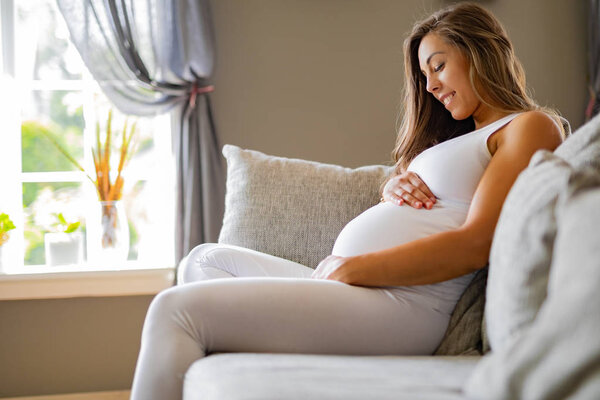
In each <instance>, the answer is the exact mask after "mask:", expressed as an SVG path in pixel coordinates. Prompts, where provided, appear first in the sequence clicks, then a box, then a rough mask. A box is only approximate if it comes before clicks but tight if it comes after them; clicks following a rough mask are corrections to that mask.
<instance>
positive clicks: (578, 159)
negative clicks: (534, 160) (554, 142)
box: [554, 114, 600, 168]
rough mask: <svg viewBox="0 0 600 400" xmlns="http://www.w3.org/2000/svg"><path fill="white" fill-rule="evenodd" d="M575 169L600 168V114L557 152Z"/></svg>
mask: <svg viewBox="0 0 600 400" xmlns="http://www.w3.org/2000/svg"><path fill="white" fill-rule="evenodd" d="M554 154H556V155H557V156H559V157H562V158H564V159H565V160H567V161H568V162H569V163H570V164H571V165H572V166H573V167H575V168H580V167H585V166H596V167H600V114H598V115H596V116H595V117H594V118H593V119H592V120H590V121H589V122H588V123H586V124H585V125H583V126H582V127H581V128H579V129H578V130H577V131H576V132H575V133H574V134H572V135H570V136H569V137H568V138H567V140H565V141H564V143H563V144H561V145H560V146H559V147H558V148H557V149H556V150H555V151H554Z"/></svg>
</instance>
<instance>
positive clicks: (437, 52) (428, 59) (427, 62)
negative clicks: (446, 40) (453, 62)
mask: <svg viewBox="0 0 600 400" xmlns="http://www.w3.org/2000/svg"><path fill="white" fill-rule="evenodd" d="M436 54H444V52H443V51H434V52H433V53H431V54H430V55H429V57H427V61H426V62H425V64H427V65H429V61H431V57H433V56H435V55H436Z"/></svg>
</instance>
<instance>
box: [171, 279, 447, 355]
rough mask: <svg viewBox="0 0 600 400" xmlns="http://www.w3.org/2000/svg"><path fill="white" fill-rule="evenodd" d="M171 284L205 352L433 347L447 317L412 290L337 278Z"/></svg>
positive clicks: (379, 351) (411, 350) (361, 351)
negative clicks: (397, 291) (401, 292)
mask: <svg viewBox="0 0 600 400" xmlns="http://www.w3.org/2000/svg"><path fill="white" fill-rule="evenodd" d="M172 291H173V293H171V294H172V295H173V297H174V298H175V299H177V301H176V302H175V304H176V308H177V311H178V313H179V315H184V316H185V318H186V319H185V321H182V323H185V324H188V325H187V328H186V330H187V331H189V332H194V333H193V334H194V336H195V337H201V338H202V342H203V351H204V352H205V353H210V352H299V353H321V354H406V355H408V354H431V353H432V352H433V351H434V350H435V348H436V347H437V345H438V344H439V342H440V341H441V339H442V337H443V335H444V332H445V329H446V326H447V323H448V316H447V315H444V314H442V313H439V312H437V311H435V310H433V309H431V308H428V307H424V306H422V305H420V304H419V303H418V302H416V301H415V300H413V299H411V298H410V297H408V296H407V297H406V298H402V297H398V296H397V295H396V296H395V297H394V296H391V295H390V294H389V293H388V292H387V291H386V290H385V289H377V288H364V287H358V286H351V285H346V284H343V283H340V282H335V281H325V280H314V279H286V278H241V279H220V280H213V281H206V282H196V283H193V284H190V285H183V286H180V287H176V288H174V289H172Z"/></svg>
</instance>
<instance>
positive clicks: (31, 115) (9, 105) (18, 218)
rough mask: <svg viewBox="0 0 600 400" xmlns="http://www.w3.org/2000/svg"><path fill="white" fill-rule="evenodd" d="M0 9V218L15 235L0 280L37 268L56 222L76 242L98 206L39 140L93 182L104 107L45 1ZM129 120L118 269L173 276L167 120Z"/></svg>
mask: <svg viewBox="0 0 600 400" xmlns="http://www.w3.org/2000/svg"><path fill="white" fill-rule="evenodd" d="M1 6H2V9H1V23H2V27H1V32H2V37H1V41H2V52H1V54H2V72H3V74H2V78H1V79H2V81H1V83H0V85H1V86H0V87H1V88H2V90H1V91H0V101H1V103H0V107H1V109H0V113H1V114H0V122H1V123H2V126H1V133H0V151H1V154H0V171H1V172H0V212H5V213H8V214H9V215H10V217H11V219H12V220H13V221H14V222H15V225H16V226H17V228H16V229H15V230H14V231H12V232H11V238H10V240H9V241H8V242H7V243H6V244H5V245H4V246H2V253H1V255H0V257H2V258H1V259H0V262H1V264H0V265H1V266H2V270H4V271H5V272H28V271H31V270H35V269H36V268H38V269H40V268H39V267H36V266H42V265H45V264H46V260H45V254H44V234H45V233H47V232H50V231H52V230H53V225H55V223H56V215H57V214H58V213H62V214H63V215H64V217H65V219H66V220H67V221H80V222H81V224H82V231H83V232H85V230H86V220H87V219H89V218H90V212H91V210H90V208H91V205H92V204H93V203H94V202H95V201H96V200H97V196H96V192H95V188H94V186H93V184H92V183H91V182H90V181H89V180H88V179H87V178H86V176H85V174H84V173H82V172H81V171H78V170H77V169H76V168H75V167H74V166H73V165H72V164H71V163H70V162H69V161H68V160H67V159H66V158H65V157H64V156H63V155H62V154H61V153H60V152H59V151H58V150H57V149H56V148H55V147H54V146H53V145H52V144H51V143H50V142H49V141H48V139H46V138H45V137H44V136H43V135H42V134H41V132H40V131H41V130H42V129H46V130H49V131H50V132H52V133H53V134H54V135H55V136H57V137H58V138H59V140H60V142H61V143H62V145H63V147H65V148H66V149H67V150H68V151H69V153H70V154H71V155H73V157H74V158H75V159H77V160H78V162H79V163H80V164H82V165H83V166H84V167H85V168H86V171H90V175H91V176H94V174H93V173H92V172H91V171H93V162H92V151H91V149H92V143H94V142H95V126H96V122H97V121H98V122H100V124H101V125H103V123H104V122H105V121H106V118H107V115H108V110H109V108H111V107H110V104H109V102H108V100H107V99H106V97H105V96H104V95H103V94H102V93H101V91H100V89H99V86H98V85H97V84H96V82H94V80H93V79H92V77H91V75H90V73H89V72H88V71H87V70H86V68H85V66H84V65H83V62H82V61H81V59H80V57H79V55H78V53H77V51H76V49H75V48H74V47H73V46H72V44H71V43H70V41H69V38H68V30H67V28H66V26H65V23H64V21H63V19H62V16H61V14H60V12H59V11H58V8H57V6H56V4H55V2H54V1H53V0H37V1H35V2H29V1H18V2H14V1H12V0H8V1H6V0H2V3H1ZM125 119H126V116H124V115H120V114H119V113H118V112H117V111H116V110H114V109H113V125H112V126H113V129H116V130H121V127H122V126H123V124H124V121H125ZM128 119H129V121H130V122H131V121H132V120H133V119H134V118H132V117H128ZM135 119H136V120H137V126H138V129H137V151H136V153H135V155H134V156H133V157H132V159H131V161H130V162H129V164H128V165H127V167H126V170H125V185H124V192H123V202H124V204H125V210H126V215H127V219H128V222H129V231H130V251H129V255H128V261H127V264H130V265H129V266H131V265H134V266H136V265H137V266H141V267H144V266H162V267H165V266H172V265H173V262H174V243H173V237H174V214H175V213H174V198H175V179H174V161H173V157H172V151H171V135H170V120H169V116H168V115H162V116H157V117H154V118H135ZM88 246H89V243H88ZM85 267H87V268H94V267H95V266H94V265H89V264H88V265H86V266H85ZM116 267H117V268H121V267H124V266H116ZM42 270H44V271H47V270H48V269H43V268H42Z"/></svg>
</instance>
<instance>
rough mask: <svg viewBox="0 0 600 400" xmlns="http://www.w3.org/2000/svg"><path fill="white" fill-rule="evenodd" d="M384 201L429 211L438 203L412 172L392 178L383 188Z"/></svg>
mask: <svg viewBox="0 0 600 400" xmlns="http://www.w3.org/2000/svg"><path fill="white" fill-rule="evenodd" d="M382 199H383V200H384V201H389V202H392V203H394V204H397V205H399V206H401V205H403V204H408V205H409V206H411V207H414V208H423V207H425V208H426V209H428V210H430V209H431V208H432V207H433V205H434V204H435V201H436V198H435V196H434V195H433V193H432V192H431V190H430V189H429V187H427V185H426V184H425V183H424V182H423V181H422V180H421V178H420V177H419V175H417V174H416V173H414V172H412V171H405V172H403V173H401V174H400V175H396V176H394V177H392V178H390V179H389V180H388V181H387V182H386V184H385V186H384V187H383V193H382Z"/></svg>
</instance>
